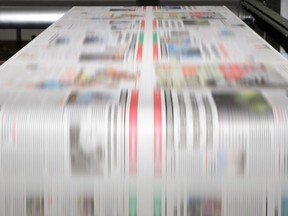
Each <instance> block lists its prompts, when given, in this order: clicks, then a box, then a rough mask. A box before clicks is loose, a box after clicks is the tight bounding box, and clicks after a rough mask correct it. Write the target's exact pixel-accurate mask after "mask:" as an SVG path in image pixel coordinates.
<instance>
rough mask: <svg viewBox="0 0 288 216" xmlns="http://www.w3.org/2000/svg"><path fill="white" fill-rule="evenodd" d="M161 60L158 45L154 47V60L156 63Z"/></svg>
mask: <svg viewBox="0 0 288 216" xmlns="http://www.w3.org/2000/svg"><path fill="white" fill-rule="evenodd" d="M158 58H159V55H158V45H157V44H154V45H153V59H154V61H157V60H158Z"/></svg>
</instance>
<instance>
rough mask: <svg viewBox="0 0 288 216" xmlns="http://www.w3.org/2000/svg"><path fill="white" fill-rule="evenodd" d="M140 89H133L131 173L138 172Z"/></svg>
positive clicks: (130, 150) (130, 142)
mask: <svg viewBox="0 0 288 216" xmlns="http://www.w3.org/2000/svg"><path fill="white" fill-rule="evenodd" d="M137 113H138V91H136V90H132V93H131V102H130V110H129V173H130V175H136V174H137Z"/></svg>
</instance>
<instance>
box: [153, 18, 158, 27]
mask: <svg viewBox="0 0 288 216" xmlns="http://www.w3.org/2000/svg"><path fill="white" fill-rule="evenodd" d="M156 28H157V21H156V20H155V19H154V20H153V29H156Z"/></svg>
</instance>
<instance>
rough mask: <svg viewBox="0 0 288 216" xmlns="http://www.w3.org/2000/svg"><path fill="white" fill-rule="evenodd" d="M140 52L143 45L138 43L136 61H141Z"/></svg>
mask: <svg viewBox="0 0 288 216" xmlns="http://www.w3.org/2000/svg"><path fill="white" fill-rule="evenodd" d="M142 52H143V45H142V44H138V50H137V56H136V60H137V62H139V61H142Z"/></svg>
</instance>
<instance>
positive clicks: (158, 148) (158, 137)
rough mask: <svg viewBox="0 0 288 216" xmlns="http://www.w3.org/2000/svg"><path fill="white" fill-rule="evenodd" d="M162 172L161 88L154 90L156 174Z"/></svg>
mask: <svg viewBox="0 0 288 216" xmlns="http://www.w3.org/2000/svg"><path fill="white" fill-rule="evenodd" d="M161 174H162V107H161V94H160V91H159V90H155V91H154V175H161Z"/></svg>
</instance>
